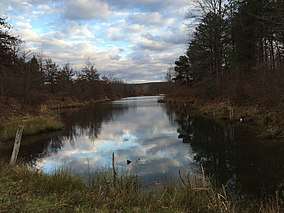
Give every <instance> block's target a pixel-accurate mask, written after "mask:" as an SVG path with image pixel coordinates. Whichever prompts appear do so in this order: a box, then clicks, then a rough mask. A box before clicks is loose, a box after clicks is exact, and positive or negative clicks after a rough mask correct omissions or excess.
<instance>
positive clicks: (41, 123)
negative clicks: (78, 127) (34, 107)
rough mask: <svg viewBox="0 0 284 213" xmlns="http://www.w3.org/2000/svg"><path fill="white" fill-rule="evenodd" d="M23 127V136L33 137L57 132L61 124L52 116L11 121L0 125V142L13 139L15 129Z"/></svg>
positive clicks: (61, 126)
mask: <svg viewBox="0 0 284 213" xmlns="http://www.w3.org/2000/svg"><path fill="white" fill-rule="evenodd" d="M19 125H23V126H24V131H23V135H34V134H37V133H41V132H44V131H52V130H59V129H62V128H63V123H62V122H61V121H60V120H58V119H57V118H56V117H53V116H37V117H29V116H28V117H25V118H23V119H19V120H13V121H10V122H7V123H4V124H1V125H0V141H5V140H9V139H12V138H14V137H15V135H16V131H17V127H18V126H19Z"/></svg>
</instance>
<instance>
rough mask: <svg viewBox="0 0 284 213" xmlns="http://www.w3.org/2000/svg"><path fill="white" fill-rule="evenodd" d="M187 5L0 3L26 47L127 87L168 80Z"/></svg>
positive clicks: (162, 0)
mask: <svg viewBox="0 0 284 213" xmlns="http://www.w3.org/2000/svg"><path fill="white" fill-rule="evenodd" d="M187 12H188V4H187V3H186V0H0V14H2V16H1V17H4V18H5V17H6V18H7V21H8V23H10V24H11V25H12V26H13V29H12V34H13V35H18V36H20V37H21V39H22V40H23V41H24V44H23V48H24V49H25V50H29V51H31V52H33V53H43V54H44V55H46V56H48V57H50V58H52V59H53V60H54V61H55V62H56V63H58V64H59V65H63V64H65V63H70V64H71V66H72V67H73V68H74V69H75V70H80V68H81V67H82V66H83V64H84V63H85V62H86V60H89V61H90V62H92V63H93V64H94V65H95V67H96V68H97V70H98V72H99V73H100V74H101V76H103V75H106V76H112V77H116V78H119V79H121V80H123V81H125V82H128V83H143V82H155V81H162V80H164V76H165V73H166V71H167V69H168V68H169V67H170V66H171V65H173V64H174V61H175V60H177V59H178V57H179V56H180V55H182V54H183V53H185V51H186V47H187V43H188V37H189V36H188V35H189V33H190V32H189V28H188V25H187V20H186V19H185V15H186V13H187Z"/></svg>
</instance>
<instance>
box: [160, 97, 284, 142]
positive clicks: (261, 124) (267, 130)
mask: <svg viewBox="0 0 284 213" xmlns="http://www.w3.org/2000/svg"><path fill="white" fill-rule="evenodd" d="M160 102H163V103H166V104H172V105H174V106H175V107H176V108H177V109H178V111H179V112H181V113H184V114H186V113H190V112H193V113H195V114H198V115H202V116H204V117H208V118H211V119H214V120H216V121H222V122H230V123H231V124H233V125H238V124H243V125H244V124H245V125H247V126H248V127H249V128H251V129H252V130H253V131H254V132H255V133H256V137H259V138H262V139H282V138H284V119H281V118H284V113H281V111H280V110H278V109H277V108H270V109H268V108H265V107H260V106H255V105H248V106H237V105H233V104H230V102H229V101H225V100H210V101H208V100H204V99H199V98H196V97H194V98H193V97H171V96H166V97H165V98H164V99H162V100H160Z"/></svg>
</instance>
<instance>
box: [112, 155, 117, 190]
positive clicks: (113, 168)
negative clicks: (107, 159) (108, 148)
mask: <svg viewBox="0 0 284 213" xmlns="http://www.w3.org/2000/svg"><path fill="white" fill-rule="evenodd" d="M112 174H113V186H115V185H116V171H115V165H114V152H113V153H112Z"/></svg>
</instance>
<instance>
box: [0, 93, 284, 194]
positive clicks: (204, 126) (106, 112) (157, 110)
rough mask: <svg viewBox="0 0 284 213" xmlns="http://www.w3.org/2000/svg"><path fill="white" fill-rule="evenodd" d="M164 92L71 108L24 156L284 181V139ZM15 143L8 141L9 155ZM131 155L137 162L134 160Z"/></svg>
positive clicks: (260, 188)
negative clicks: (161, 97) (220, 119)
mask: <svg viewBox="0 0 284 213" xmlns="http://www.w3.org/2000/svg"><path fill="white" fill-rule="evenodd" d="M157 98H158V97H140V98H128V99H123V100H119V101H114V102H111V103H103V104H97V105H95V106H93V107H91V108H89V109H85V110H79V111H70V110H68V111H63V112H61V115H62V116H63V118H64V120H65V122H66V124H65V125H66V128H65V130H64V131H61V132H55V133H52V134H43V135H38V136H33V137H25V138H24V140H23V142H22V145H21V149H20V158H21V159H22V160H24V161H25V162H28V163H29V164H32V165H35V166H37V167H39V168H41V169H42V170H43V171H44V172H47V173H49V172H53V171H54V170H56V169H59V168H62V167H68V168H70V169H72V170H76V171H84V170H88V171H90V170H97V169H98V168H106V169H107V168H110V167H111V157H112V153H113V152H114V153H115V161H116V165H117V169H118V170H119V171H122V170H124V171H128V170H129V171H135V172H136V173H137V174H138V175H140V176H141V177H143V180H144V181H145V182H146V183H147V182H148V183H149V182H150V183H152V182H154V181H156V180H157V179H163V178H164V176H165V174H166V175H167V176H172V175H173V176H177V175H178V171H179V170H181V171H184V172H189V171H190V172H191V173H193V174H196V173H197V172H199V168H200V165H202V166H203V167H204V169H205V172H206V174H207V175H209V176H211V177H212V178H213V180H216V182H218V183H219V184H224V185H226V186H227V187H228V188H229V189H231V190H232V191H239V190H240V191H241V192H242V193H246V194H261V193H262V192H266V193H273V192H274V191H275V190H276V189H277V186H278V185H280V184H281V183H283V182H284V158H283V153H284V143H283V141H280V140H278V141H271V140H270V141H259V140H255V139H254V137H253V135H252V134H250V132H248V131H247V129H246V128H244V127H243V124H242V125H240V126H232V125H231V124H230V123H227V124H226V123H221V124H220V123H216V122H215V121H214V120H210V119H205V118H202V117H197V116H194V115H191V114H186V113H184V112H183V113H180V110H178V108H177V107H175V106H173V105H165V104H159V103H157ZM11 144H12V143H10V145H8V143H6V144H5V146H2V145H1V146H0V147H1V149H0V154H1V158H3V159H6V160H7V161H8V159H9V157H10V153H11V152H12V145H11ZM127 160H131V161H132V163H131V164H129V165H127Z"/></svg>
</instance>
